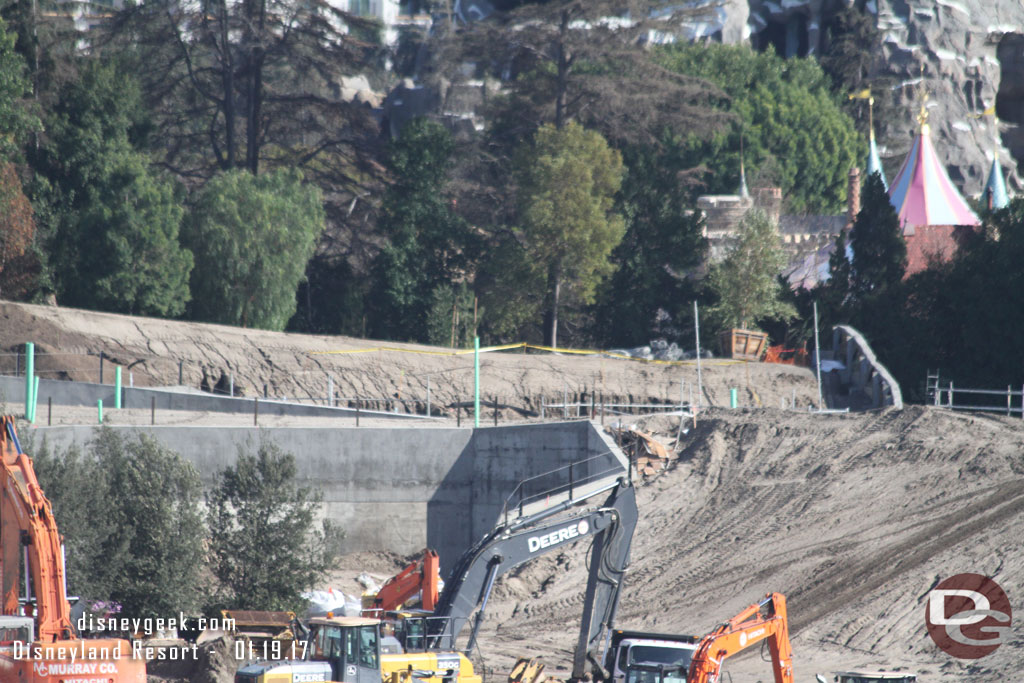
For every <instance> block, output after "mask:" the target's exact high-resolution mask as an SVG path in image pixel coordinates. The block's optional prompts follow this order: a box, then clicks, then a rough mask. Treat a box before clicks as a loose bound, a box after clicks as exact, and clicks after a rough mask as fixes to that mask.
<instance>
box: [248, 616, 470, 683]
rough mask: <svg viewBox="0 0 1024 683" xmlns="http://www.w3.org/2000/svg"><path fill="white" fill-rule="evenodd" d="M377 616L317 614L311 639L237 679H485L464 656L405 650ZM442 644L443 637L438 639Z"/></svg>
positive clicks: (442, 682) (428, 682) (262, 682)
mask: <svg viewBox="0 0 1024 683" xmlns="http://www.w3.org/2000/svg"><path fill="white" fill-rule="evenodd" d="M388 627H389V625H388V624H386V623H385V622H382V621H380V620H379V619H369V618H366V617H334V616H330V615H328V616H326V617H316V618H314V619H311V620H310V622H309V628H310V632H309V635H308V637H307V638H297V639H295V640H293V641H291V643H290V644H289V645H288V647H287V648H286V649H287V651H286V652H283V653H282V652H274V653H265V652H254V653H252V654H253V655H255V656H266V655H268V654H273V655H277V656H281V655H284V656H286V657H287V659H278V660H276V661H275V660H273V659H271V660H269V661H261V662H258V663H255V664H249V665H247V666H244V667H242V668H241V669H239V671H238V673H237V674H235V683H307V682H310V681H332V682H336V683H412V679H416V683H481V679H480V676H478V675H476V674H475V673H474V671H473V664H472V663H471V662H470V661H469V659H467V658H466V656H465V655H463V654H461V653H459V652H454V651H450V650H433V649H426V648H425V649H423V650H421V651H417V652H413V651H406V652H402V647H400V646H399V645H398V641H397V640H396V639H395V638H394V637H393V636H391V635H389V634H388V633H387V632H386V631H385V628H388ZM438 642H440V641H438Z"/></svg>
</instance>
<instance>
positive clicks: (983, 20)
mask: <svg viewBox="0 0 1024 683" xmlns="http://www.w3.org/2000/svg"><path fill="white" fill-rule="evenodd" d="M854 1H857V2H859V3H860V4H862V6H864V7H866V9H867V10H868V11H869V12H872V13H873V14H874V15H875V16H876V18H877V22H878V27H879V29H880V30H881V31H882V34H883V47H882V50H883V54H884V55H885V67H884V69H885V72H884V73H883V74H879V75H884V76H891V77H894V78H895V79H897V81H898V83H899V84H900V85H898V86H897V87H896V89H895V90H893V91H891V92H889V93H876V97H883V96H887V97H891V98H893V99H894V101H895V103H896V104H897V105H899V106H898V109H899V111H902V112H903V114H902V116H901V118H900V119H899V120H898V121H886V122H880V123H881V124H882V129H881V130H879V131H878V133H879V138H880V139H882V140H887V141H888V142H889V145H888V147H883V148H882V149H881V150H880V151H881V154H882V157H883V162H884V164H885V167H886V170H887V173H888V175H889V177H890V178H891V177H892V175H893V174H894V173H895V172H896V171H897V170H898V168H899V165H900V164H901V163H902V161H903V157H904V155H905V154H906V152H907V150H908V149H909V148H910V145H911V144H912V141H913V137H914V135H915V134H916V132H917V121H916V117H917V113H918V109H919V104H918V102H919V96H920V94H919V88H922V87H923V88H924V89H926V90H927V93H928V95H929V98H930V102H929V105H928V107H929V113H930V124H931V130H932V140H933V142H934V143H935V148H936V150H937V151H938V153H939V155H940V156H941V157H942V160H943V161H944V162H945V164H946V168H947V170H948V171H949V175H950V177H951V179H952V180H953V181H954V182H955V183H957V184H958V185H960V187H961V190H962V192H963V193H964V194H965V195H967V196H971V197H974V196H977V195H978V194H980V192H981V190H982V187H983V186H984V184H985V180H986V178H987V175H988V171H989V168H990V167H991V164H992V155H993V152H994V150H998V152H999V157H1000V160H1001V161H1002V163H1003V165H1004V170H1006V171H1007V177H1008V179H1009V183H1010V185H1011V187H1013V188H1014V189H1016V190H1017V191H1020V190H1021V189H1022V187H1024V186H1022V183H1021V181H1020V177H1019V175H1018V173H1017V166H1018V164H1020V163H1021V162H1024V106H1022V105H1024V2H1021V0H870V1H868V2H866V3H865V2H864V0H777V1H772V0H746V7H739V5H743V4H744V1H743V0H733V1H732V2H729V3H727V4H726V10H727V12H735V13H737V14H738V15H739V16H743V15H746V16H747V26H748V29H749V31H748V32H747V33H748V35H747V36H745V37H744V38H745V39H749V40H750V41H751V42H753V43H754V44H755V45H760V46H763V45H766V44H772V45H774V46H775V49H776V52H778V53H780V54H784V55H787V56H802V55H807V54H816V53H819V52H821V51H822V50H823V49H827V45H823V44H822V42H823V40H824V36H823V34H822V31H821V23H822V17H823V14H824V13H825V12H826V11H827V10H829V9H830V8H833V7H835V6H836V5H839V4H848V3H850V2H854ZM724 24H728V22H724ZM723 28H724V26H723ZM720 36H721V38H722V39H723V40H724V41H726V42H738V41H737V40H735V37H736V36H737V32H736V31H725V30H723V31H722V33H721V34H720ZM730 38H732V39H733V40H730ZM922 75H923V78H922ZM993 104H995V105H996V118H993V117H991V116H982V115H981V114H982V112H984V111H985V109H986V108H988V107H989V106H991V105H993ZM1022 168H1024V167H1022Z"/></svg>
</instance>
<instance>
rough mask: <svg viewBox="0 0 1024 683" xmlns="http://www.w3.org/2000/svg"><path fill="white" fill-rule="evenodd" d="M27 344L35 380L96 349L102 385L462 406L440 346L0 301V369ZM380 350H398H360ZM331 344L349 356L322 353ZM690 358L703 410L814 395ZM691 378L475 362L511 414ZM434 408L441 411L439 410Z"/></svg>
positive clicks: (502, 357)
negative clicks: (118, 382) (102, 365)
mask: <svg viewBox="0 0 1024 683" xmlns="http://www.w3.org/2000/svg"><path fill="white" fill-rule="evenodd" d="M27 341H31V342H34V343H35V344H36V352H37V354H39V355H38V356H37V360H36V370H37V374H39V375H40V376H41V377H43V378H59V379H74V380H78V381H90V382H96V381H98V379H99V378H98V375H99V359H98V354H99V353H100V351H102V352H103V353H104V354H105V355H106V358H107V360H108V361H109V362H108V363H107V365H106V375H105V377H104V381H106V382H107V383H110V382H112V380H113V369H112V366H111V363H117V364H121V365H123V366H124V367H125V368H126V369H127V370H128V371H130V372H131V374H132V378H133V380H134V382H135V384H136V385H137V386H153V385H155V386H166V385H173V384H177V383H178V367H179V365H178V364H179V361H181V363H182V365H181V368H182V383H183V384H185V385H187V386H190V387H192V388H195V389H199V388H204V387H213V386H215V385H216V384H217V383H218V382H222V386H224V387H227V378H228V376H229V375H231V374H233V376H234V385H235V389H236V395H238V394H239V392H240V393H241V395H245V396H253V395H256V394H262V393H263V387H264V385H266V387H267V391H268V393H269V395H270V396H271V397H291V398H296V397H297V398H298V399H301V400H316V401H319V402H324V401H325V397H326V396H327V393H328V375H330V376H331V377H332V378H333V384H334V388H335V395H336V396H337V397H338V398H339V400H342V401H343V400H344V399H354V398H355V397H357V396H358V397H361V398H363V399H364V400H365V399H389V400H395V401H396V402H397V404H398V405H397V409H398V410H399V411H406V412H417V413H423V412H424V411H425V401H426V393H427V383H428V376H429V382H430V390H431V401H432V406H433V407H434V408H435V409H436V408H438V407H439V406H446V407H450V406H452V405H453V404H456V403H465V402H468V401H470V400H472V395H473V372H472V368H473V360H472V355H459V356H455V355H451V353H450V350H449V349H439V348H434V347H427V346H417V345H413V344H395V343H391V342H383V343H382V342H376V341H372V340H367V339H354V338H351V337H330V336H315V335H300V334H286V333H283V332H266V331H263V330H250V329H243V328H238V327H228V326H224V325H206V324H200V323H187V322H178V321H172V320H161V319H156V318H141V317H131V316H123V315H115V314H110V313H96V312H93V311H83V310H77V309H69V308H60V307H53V306H32V305H27V304H18V303H10V302H3V301H0V354H4V355H0V373H3V374H14V371H15V365H16V358H15V355H14V352H15V351H16V350H20V349H21V348H22V346H23V344H24V343H25V342H27ZM380 345H387V346H388V347H392V348H395V349H401V351H397V350H396V351H368V350H372V349H375V348H376V347H378V346H380ZM339 350H345V351H354V352H355V353H344V354H324V353H323V352H327V351H339ZM89 354H92V355H89ZM702 365H703V368H702V369H703V386H704V400H703V403H704V404H705V405H708V404H710V405H728V403H729V389H730V388H732V387H735V388H737V389H738V390H739V403H740V405H749V406H757V405H767V406H772V407H777V406H780V405H781V401H782V400H783V399H784V400H785V401H786V402H787V405H791V404H792V402H793V399H794V398H795V400H796V404H797V406H799V407H801V408H806V406H808V405H810V404H811V403H813V402H815V401H816V400H817V389H816V385H815V383H814V377H813V375H812V374H811V372H810V371H809V370H807V369H805V368H793V367H788V366H781V365H765V364H760V363H752V364H749V365H745V364H736V363H734V362H731V361H728V362H727V361H720V360H711V361H705V362H704V363H703V364H702ZM127 381H128V378H127V376H126V377H125V382H127ZM696 382H697V369H696V365H695V363H690V364H687V365H684V366H679V365H660V364H652V363H642V362H638V361H629V360H616V359H610V358H602V357H598V356H578V355H555V354H534V353H531V354H529V355H524V354H523V353H520V352H505V353H487V354H483V356H482V357H481V393H482V395H483V396H484V397H485V399H486V400H487V401H488V402H490V401H491V400H492V399H493V398H494V397H497V400H498V402H499V404H500V405H501V406H502V407H503V409H504V412H505V413H506V415H505V417H507V418H511V417H515V416H516V415H522V414H523V413H522V412H517V411H533V412H539V410H540V403H541V400H542V397H546V400H547V402H548V403H552V402H557V403H561V402H562V397H563V393H567V394H568V397H569V400H570V402H574V401H581V400H582V401H583V402H585V403H589V401H590V395H591V393H597V394H600V395H603V396H605V397H606V398H607V400H609V401H617V402H625V401H640V402H649V401H657V402H669V403H678V402H679V399H680V393H681V389H682V393H683V394H684V395H685V396H686V397H687V398H688V397H689V395H690V389H691V387H692V386H696ZM681 383H685V384H683V385H682V386H681ZM693 391H694V394H696V389H693ZM696 398H697V397H696V396H694V400H696ZM364 405H365V404H364ZM376 405H381V404H376ZM446 412H447V413H448V414H453V413H451V410H450V408H449V409H448V410H447V411H446Z"/></svg>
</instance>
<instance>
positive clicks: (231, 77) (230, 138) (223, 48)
mask: <svg viewBox="0 0 1024 683" xmlns="http://www.w3.org/2000/svg"><path fill="white" fill-rule="evenodd" d="M218 10H219V13H220V17H219V18H218V23H219V24H220V59H221V64H220V69H221V83H222V87H223V89H224V104H223V107H224V138H225V140H224V145H225V149H224V155H225V158H224V162H223V164H224V167H225V168H227V169H232V168H234V167H235V64H234V61H233V60H232V58H231V41H230V37H229V35H228V21H229V19H228V3H227V0H221V2H220V3H219V6H218Z"/></svg>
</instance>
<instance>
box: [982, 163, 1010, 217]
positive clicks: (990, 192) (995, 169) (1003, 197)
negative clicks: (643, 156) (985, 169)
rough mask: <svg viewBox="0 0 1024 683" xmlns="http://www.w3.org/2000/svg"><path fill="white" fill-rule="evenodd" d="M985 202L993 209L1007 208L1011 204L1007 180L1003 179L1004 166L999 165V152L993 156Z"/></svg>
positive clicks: (986, 186) (986, 184) (986, 185)
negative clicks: (1007, 191)
mask: <svg viewBox="0 0 1024 683" xmlns="http://www.w3.org/2000/svg"><path fill="white" fill-rule="evenodd" d="M983 195H984V197H985V202H986V204H987V205H988V206H989V208H992V209H1005V208H1006V207H1007V206H1008V205H1009V204H1010V196H1009V195H1008V194H1007V193H1006V181H1005V180H1004V179H1003V167H1002V166H1000V165H999V154H998V153H997V154H996V155H995V156H994V157H993V158H992V170H991V171H989V173H988V182H987V183H985V192H984V193H983Z"/></svg>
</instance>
